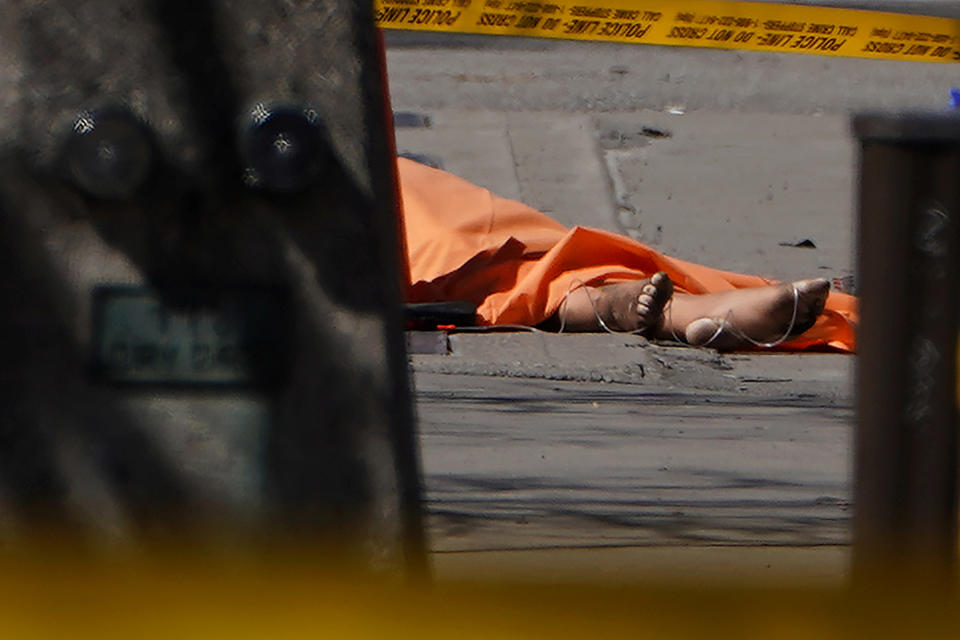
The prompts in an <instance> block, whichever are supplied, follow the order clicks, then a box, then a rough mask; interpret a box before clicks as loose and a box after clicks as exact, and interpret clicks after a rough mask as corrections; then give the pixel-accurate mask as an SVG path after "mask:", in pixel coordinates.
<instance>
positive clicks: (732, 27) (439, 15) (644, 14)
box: [374, 0, 960, 62]
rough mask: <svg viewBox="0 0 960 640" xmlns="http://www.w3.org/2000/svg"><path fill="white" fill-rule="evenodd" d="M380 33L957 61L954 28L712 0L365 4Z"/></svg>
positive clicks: (881, 15)
mask: <svg viewBox="0 0 960 640" xmlns="http://www.w3.org/2000/svg"><path fill="white" fill-rule="evenodd" d="M374 6H375V9H376V13H375V15H376V20H377V23H378V25H379V26H380V27H382V28H385V29H410V30H416V31H439V32H447V33H478V34H486V35H506V36H531V37H538V38H557V39H561V40H593V41H602V42H624V43H632V44H659V45H671V46H679V47H707V48H714V49H742V50H747V51H786V52H790V53H811V54H816V55H825V56H841V57H854V58H877V59H885V60H917V61H924V62H957V61H958V60H960V21H957V20H953V19H950V18H935V17H929V16H915V15H903V14H896V13H885V12H880V11H863V10H855V9H836V8H829V7H811V6H805V5H780V4H766V3H759V2H714V1H711V0H656V1H655V2H646V3H641V2H637V1H636V0H581V1H580V2H579V3H578V4H559V3H552V2H515V1H513V0H374Z"/></svg>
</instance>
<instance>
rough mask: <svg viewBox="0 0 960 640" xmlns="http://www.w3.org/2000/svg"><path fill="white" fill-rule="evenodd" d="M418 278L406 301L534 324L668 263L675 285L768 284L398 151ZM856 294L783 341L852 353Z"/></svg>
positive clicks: (834, 297)
mask: <svg viewBox="0 0 960 640" xmlns="http://www.w3.org/2000/svg"><path fill="white" fill-rule="evenodd" d="M398 169H399V176H400V191H401V195H402V201H403V215H404V229H405V232H406V243H407V252H408V259H409V264H410V275H411V283H412V286H411V288H410V290H409V291H408V293H407V298H408V301H409V302H438V301H450V300H469V301H471V302H473V303H474V304H476V305H477V314H478V316H479V321H480V322H481V324H490V325H496V324H521V325H528V326H533V325H536V324H539V323H540V322H542V321H543V320H546V319H547V318H549V317H550V316H551V315H553V314H554V313H556V311H557V310H558V309H559V308H560V304H561V303H562V302H563V299H564V296H565V295H566V294H567V292H568V291H570V290H571V289H574V288H576V287H577V286H580V285H591V286H597V285H601V284H605V283H611V282H622V281H624V280H636V279H642V278H648V277H650V276H651V275H652V274H654V273H656V272H657V271H666V272H667V274H668V275H669V276H670V278H671V280H673V282H674V285H675V287H676V289H677V290H678V291H682V292H687V293H710V292H714V291H725V290H729V289H738V288H745V287H759V286H764V285H768V284H771V283H772V281H771V280H767V279H764V278H761V277H759V276H750V275H743V274H738V273H731V272H728V271H721V270H719V269H712V268H710V267H704V266H701V265H698V264H694V263H692V262H686V261H684V260H678V259H676V258H671V257H669V256H665V255H663V254H661V253H659V252H657V251H654V250H653V249H651V248H650V247H648V246H646V245H644V244H641V243H640V242H637V241H635V240H632V239H630V238H628V237H625V236H621V235H618V234H615V233H611V232H609V231H602V230H599V229H590V228H585V227H574V228H573V229H567V228H566V227H564V226H563V225H561V224H560V223H558V222H556V221H555V220H552V219H551V218H549V217H547V216H545V215H544V214H542V213H540V212H539V211H536V210H534V209H532V208H530V207H528V206H526V205H524V204H521V203H519V202H515V201H513V200H507V199H505V198H500V197H498V196H496V195H494V194H492V193H491V192H490V191H488V190H486V189H483V188H481V187H478V186H476V185H473V184H470V183H469V182H467V181H466V180H462V179H460V178H458V177H456V176H454V175H452V174H449V173H446V172H444V171H438V170H436V169H432V168H430V167H427V166H424V165H421V164H418V163H416V162H413V161H410V160H407V159H405V158H399V159H398ZM856 318H857V314H856V299H855V298H853V297H852V296H849V295H846V294H842V293H836V292H831V294H830V297H829V298H828V300H827V308H826V311H825V312H824V313H823V315H822V316H821V317H820V319H819V320H818V321H817V323H816V325H815V326H814V327H813V328H812V329H810V330H809V331H807V332H806V333H804V334H803V335H802V336H800V337H799V338H796V339H794V340H791V341H790V342H787V343H785V344H784V345H781V347H780V348H781V349H787V350H802V349H810V348H821V349H823V348H832V349H836V350H840V351H853V348H854V326H855V323H856Z"/></svg>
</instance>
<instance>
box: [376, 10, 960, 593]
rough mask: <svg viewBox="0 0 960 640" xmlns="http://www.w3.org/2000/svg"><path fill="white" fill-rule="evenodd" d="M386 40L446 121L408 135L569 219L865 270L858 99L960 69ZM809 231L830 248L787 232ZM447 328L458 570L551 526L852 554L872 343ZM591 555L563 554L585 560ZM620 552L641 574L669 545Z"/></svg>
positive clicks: (438, 380) (706, 247) (401, 74)
mask: <svg viewBox="0 0 960 640" xmlns="http://www.w3.org/2000/svg"><path fill="white" fill-rule="evenodd" d="M917 6H922V7H933V8H935V9H936V13H937V14H941V15H944V14H950V13H951V12H952V11H953V8H952V7H950V6H949V5H947V4H946V3H922V5H921V4H920V3H918V4H917ZM918 12H921V13H931V14H934V12H933V11H918ZM388 43H389V47H388V67H389V75H390V80H391V85H390V88H391V93H392V99H393V106H394V109H395V110H396V111H408V112H412V113H418V114H422V115H425V116H428V118H429V126H421V127H401V128H398V130H397V142H398V148H399V150H400V151H406V152H411V153H419V154H426V155H429V156H430V157H432V158H433V159H434V160H435V161H437V162H439V163H441V164H442V165H443V167H444V168H445V169H447V170H449V171H452V172H453V173H456V174H458V175H461V176H462V177H465V178H467V179H469V180H472V181H474V182H476V183H478V184H481V185H483V186H486V187H489V188H491V189H492V190H494V191H495V192H497V193H499V194H501V195H505V196H507V197H513V198H517V199H520V200H522V201H524V202H526V203H528V204H531V205H532V206H535V207H537V208H539V209H541V210H543V211H545V212H547V213H549V214H550V215H552V216H554V217H556V218H557V219H558V220H560V221H562V222H564V223H565V224H568V225H575V224H579V225H585V226H593V227H600V228H605V229H610V230H613V231H618V232H621V233H626V234H629V235H631V236H633V237H636V238H638V239H640V240H641V241H643V242H646V243H648V244H650V245H651V246H653V247H655V248H657V249H660V250H662V251H664V252H666V253H668V254H670V255H674V256H676V257H679V258H685V259H689V260H693V261H696V262H699V263H703V264H708V265H711V266H716V267H720V268H726V269H731V270H736V271H743V272H749V273H759V274H762V275H767V276H772V277H775V278H779V279H795V278H800V277H807V276H825V277H831V278H846V282H847V284H850V283H851V282H853V281H854V279H853V278H852V276H853V269H854V242H855V237H856V231H855V229H854V228H853V220H854V215H853V214H854V211H855V206H856V202H855V197H854V190H855V184H856V171H857V168H856V163H857V159H856V158H857V155H856V153H857V146H856V143H855V141H854V140H853V139H852V137H851V134H850V132H849V118H850V115H851V114H852V113H853V112H856V111H859V110H865V109H869V110H874V109H888V110H918V109H919V110H943V109H945V108H946V106H947V105H948V103H949V89H950V88H951V87H952V86H954V84H960V77H958V76H957V71H956V67H954V66H953V65H933V64H922V63H900V62H886V61H865V60H854V59H849V60H848V59H830V58H819V57H816V56H803V55H790V54H773V53H751V52H736V51H706V50H693V49H679V48H670V47H654V46H628V45H609V44H581V43H563V42H543V41H538V42H531V41H515V40H507V39H503V38H500V39H497V38H478V37H473V38H460V37H449V36H447V37H436V38H434V39H433V40H430V39H429V38H425V37H424V36H423V35H422V34H421V35H415V36H409V37H408V35H407V34H391V37H390V38H389V39H388ZM803 241H809V242H808V243H805V244H808V245H809V244H812V245H813V246H812V247H810V246H808V247H797V246H791V245H796V244H799V243H801V242H803ZM452 350H453V353H452V354H450V355H446V356H442V355H425V356H414V357H413V358H412V367H413V370H414V372H415V380H416V385H417V393H418V406H419V412H420V429H421V446H422V456H423V464H424V470H425V477H426V485H427V496H428V509H429V513H430V522H431V537H432V541H433V547H434V549H435V550H437V551H438V554H436V559H437V564H438V567H440V568H441V569H442V570H443V569H450V570H454V569H455V571H454V572H455V573H456V572H462V571H463V570H464V566H473V567H481V566H485V564H484V563H485V562H486V563H491V562H492V563H493V564H497V563H500V564H504V563H506V564H509V563H510V562H511V560H510V558H514V559H520V558H524V560H517V561H518V562H519V564H521V565H524V566H539V568H540V569H541V570H546V568H547V567H548V566H552V564H553V563H554V562H555V560H554V559H551V560H549V561H546V562H545V561H543V560H542V559H541V561H539V564H538V561H536V560H530V557H531V556H530V555H529V554H530V553H534V556H533V557H537V556H536V553H535V552H532V551H530V550H536V549H558V548H562V549H566V550H567V551H565V552H564V553H567V554H569V553H575V552H576V551H577V550H587V549H595V548H605V549H608V550H609V549H638V548H658V549H666V548H680V547H683V548H689V547H698V548H714V547H715V546H718V545H719V546H726V545H734V546H738V545H739V546H745V547H746V548H752V549H761V548H769V547H770V545H773V546H787V547H791V548H799V547H803V548H809V549H811V550H816V549H823V550H824V554H825V555H823V556H820V557H823V558H828V561H827V562H826V564H825V565H823V566H826V567H828V569H827V572H828V573H830V574H831V575H832V576H833V577H835V578H838V577H840V576H842V574H843V572H844V570H845V569H844V568H845V558H846V555H845V552H840V553H838V552H837V551H836V550H837V549H842V548H843V547H842V545H845V544H847V543H848V542H849V518H850V496H851V486H850V474H851V466H852V465H851V448H850V447H851V441H852V432H853V416H852V410H851V406H852V377H853V367H854V362H855V359H854V358H853V357H851V356H843V355H829V354H805V355H789V356H787V355H773V354H757V353H754V354H736V355H717V354H715V353H712V352H709V351H699V350H693V349H687V348H682V347H675V346H664V345H653V344H649V343H647V342H646V341H644V340H642V339H640V338H634V337H630V336H611V335H594V336H556V335H543V334H499V333H498V334H489V335H473V334H460V335H456V336H453V340H452ZM823 545H825V546H823ZM836 545H841V546H840V547H837V546H836ZM480 550H483V553H479V554H478V551H480ZM522 550H525V551H522ZM827 550H832V551H827ZM583 553H586V554H587V556H586V558H580V559H579V560H575V559H573V556H570V555H564V556H563V558H564V559H563V560H562V562H569V563H572V564H573V565H577V566H587V567H589V566H591V562H592V561H591V560H590V558H591V557H593V556H591V555H590V552H588V551H583ZM463 554H467V555H463ZM471 554H472V555H471ZM484 554H486V555H484ZM511 554H513V555H511ZM524 554H526V555H524ZM540 557H541V558H543V557H546V556H540ZM549 557H550V558H556V557H557V556H549ZM605 557H608V558H609V557H610V556H605ZM613 557H616V558H618V560H616V561H613V562H614V564H616V563H622V564H620V565H618V566H619V568H620V570H624V571H627V572H630V571H634V570H635V571H636V572H640V573H642V572H643V570H644V568H645V567H646V568H649V567H650V566H653V565H657V562H658V561H655V560H650V558H651V557H653V556H650V555H649V554H647V555H644V554H626V555H622V556H617V555H616V554H614V556H613ZM686 557H688V558H695V557H697V556H695V555H693V556H686ZM755 557H759V556H755ZM483 558H486V560H483ZM691 562H698V560H691ZM804 562H807V561H804ZM788 564H789V563H788ZM794 564H796V563H794ZM814 564H816V563H815V562H814ZM441 573H442V571H441Z"/></svg>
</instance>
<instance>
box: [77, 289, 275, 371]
mask: <svg viewBox="0 0 960 640" xmlns="http://www.w3.org/2000/svg"><path fill="white" fill-rule="evenodd" d="M93 311H94V326H93V333H94V335H93V342H92V344H93V371H94V375H95V376H96V377H97V378H99V379H101V380H104V381H109V382H116V383H130V384H172V385H185V386H200V385H227V386H263V385H272V384H276V383H278V382H279V380H280V379H281V378H282V377H283V373H284V372H285V371H286V369H287V354H288V349H287V339H286V336H287V335H288V334H289V331H288V328H287V324H288V321H287V318H288V314H287V312H286V305H285V304H284V298H283V296H281V295H279V294H278V293H277V292H274V291H269V290H264V289H237V290H207V291H192V292H190V294H189V295H182V294H181V295H178V296H177V297H176V299H165V298H161V296H159V295H158V294H157V293H156V292H154V291H152V290H150V289H146V288H135V287H111V286H105V287H99V288H97V289H96V290H95V291H94V292H93Z"/></svg>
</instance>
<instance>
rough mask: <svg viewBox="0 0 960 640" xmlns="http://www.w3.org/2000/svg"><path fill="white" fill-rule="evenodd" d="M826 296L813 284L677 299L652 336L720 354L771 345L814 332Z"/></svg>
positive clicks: (826, 286)
mask: <svg viewBox="0 0 960 640" xmlns="http://www.w3.org/2000/svg"><path fill="white" fill-rule="evenodd" d="M794 291H796V293H794ZM829 292H830V282H829V281H828V280H825V279H823V278H817V279H813V280H799V281H797V282H794V283H791V284H781V285H771V286H769V287H756V288H750V289H737V290H736V291H723V292H720V293H709V294H705V295H696V296H694V295H686V294H677V295H675V296H674V297H673V302H672V303H671V309H670V310H669V311H668V313H667V321H666V322H665V323H664V326H663V328H662V329H661V330H660V331H658V332H657V334H656V335H657V337H659V338H671V337H679V338H681V339H683V340H685V341H686V342H687V343H689V344H691V345H694V346H710V347H713V348H715V349H719V350H721V351H728V350H732V349H742V348H747V347H750V346H754V344H753V343H754V342H758V343H769V342H775V341H778V340H780V339H781V338H784V337H790V336H795V335H799V334H801V333H803V332H804V331H806V330H807V329H809V328H810V327H812V326H813V324H814V322H816V320H817V317H818V316H819V315H820V314H821V313H823V306H824V304H825V303H826V300H827V295H828V294H829ZM794 309H796V317H795V318H794ZM788 333H789V335H787V334H788ZM751 341H752V342H751Z"/></svg>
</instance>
